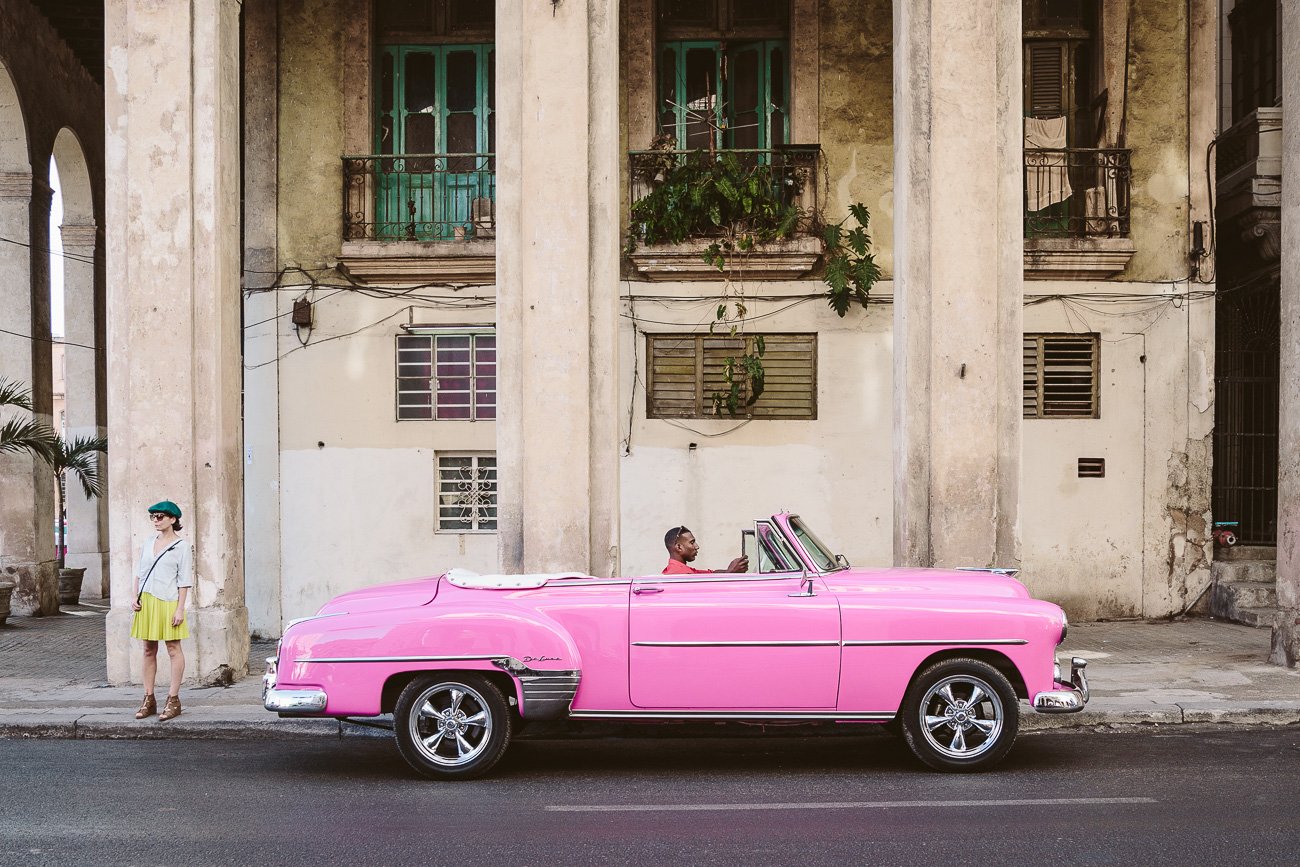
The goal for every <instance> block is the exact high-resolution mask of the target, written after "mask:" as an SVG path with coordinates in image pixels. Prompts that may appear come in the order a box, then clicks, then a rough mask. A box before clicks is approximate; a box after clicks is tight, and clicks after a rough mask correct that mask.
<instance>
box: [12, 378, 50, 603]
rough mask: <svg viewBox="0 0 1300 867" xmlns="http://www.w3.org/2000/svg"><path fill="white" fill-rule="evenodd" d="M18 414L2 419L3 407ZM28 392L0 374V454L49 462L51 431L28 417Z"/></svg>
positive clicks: (29, 411)
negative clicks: (26, 454) (29, 456)
mask: <svg viewBox="0 0 1300 867" xmlns="http://www.w3.org/2000/svg"><path fill="white" fill-rule="evenodd" d="M10 409H15V410H19V411H20V414H17V415H10V416H9V417H8V418H4V417H3V416H4V414H5V412H6V411H7V410H10ZM31 411H32V393H31V391H29V390H28V389H27V387H26V386H25V385H23V384H22V383H19V382H14V381H12V380H9V379H6V378H5V377H3V376H0V455H3V454H12V453H15V452H27V453H28V454H30V455H32V456H34V457H38V458H40V459H41V460H44V461H47V462H48V461H49V460H51V458H52V457H53V455H54V432H53V431H51V430H50V429H49V428H47V427H46V426H45V425H43V424H41V423H40V422H38V421H36V420H35V419H33V418H31V417H30V415H23V414H21V413H23V412H25V413H31ZM13 592H14V582H12V581H4V580H0V626H3V625H4V622H5V621H6V620H7V619H9V611H10V607H9V604H10V599H11V598H12V597H13Z"/></svg>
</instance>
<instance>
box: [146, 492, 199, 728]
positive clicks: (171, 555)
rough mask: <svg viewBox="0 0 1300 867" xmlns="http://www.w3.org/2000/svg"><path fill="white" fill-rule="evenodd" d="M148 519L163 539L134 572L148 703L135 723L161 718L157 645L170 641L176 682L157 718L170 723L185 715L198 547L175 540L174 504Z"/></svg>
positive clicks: (153, 510) (156, 507)
mask: <svg viewBox="0 0 1300 867" xmlns="http://www.w3.org/2000/svg"><path fill="white" fill-rule="evenodd" d="M149 520H150V521H152V522H153V527H154V529H155V530H157V531H158V535H157V536H156V537H155V538H154V539H153V541H152V543H150V542H146V543H145V545H144V547H143V549H142V550H141V551H140V565H139V566H138V567H137V568H136V571H135V587H134V591H133V592H134V593H135V601H134V602H133V603H132V604H131V609H132V610H133V611H135V617H134V619H132V621H131V637H132V638H139V639H142V640H143V641H144V702H143V703H142V704H141V705H140V709H139V710H138V711H136V713H135V718H136V719H144V718H145V717H150V716H153V715H154V714H155V713H158V701H157V699H155V698H154V695H153V684H154V680H155V678H156V677H157V676H158V642H159V641H165V642H167V655H168V656H169V657H170V658H171V670H172V680H171V687H170V689H169V690H168V691H167V703H166V704H165V705H163V710H162V713H160V714H158V719H159V720H161V721H163V722H166V721H167V720H169V719H172V718H174V717H177V716H180V713H181V699H180V689H181V679H182V678H184V677H185V652H184V651H183V650H181V639H182V638H189V637H190V628H189V624H187V623H186V622H185V597H186V596H187V595H189V589H190V587H192V586H193V584H194V546H193V545H192V544H191V543H190V541H189V540H188V539H184V538H182V537H180V536H177V535H176V531H177V530H179V529H181V510H180V507H179V506H177V505H176V504H175V503H173V502H172V501H171V500H163V501H162V502H161V503H154V504H153V505H152V506H150V507H149Z"/></svg>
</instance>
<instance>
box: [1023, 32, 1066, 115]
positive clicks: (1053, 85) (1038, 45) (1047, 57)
mask: <svg viewBox="0 0 1300 867" xmlns="http://www.w3.org/2000/svg"><path fill="white" fill-rule="evenodd" d="M1068 57H1069V46H1068V45H1067V44H1066V43H1064V42H1039V41H1033V42H1028V43H1026V44H1025V114H1026V115H1027V116H1029V117H1061V116H1063V115H1065V114H1066V113H1067V112H1066V109H1067V107H1068V105H1069V93H1068V86H1069V82H1068V78H1069V76H1068V75H1067V70H1068V63H1067V61H1068Z"/></svg>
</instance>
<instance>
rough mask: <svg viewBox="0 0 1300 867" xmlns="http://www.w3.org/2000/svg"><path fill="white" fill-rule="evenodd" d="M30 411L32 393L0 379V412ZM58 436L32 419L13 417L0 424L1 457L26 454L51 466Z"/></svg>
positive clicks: (18, 383) (14, 383) (16, 383)
mask: <svg viewBox="0 0 1300 867" xmlns="http://www.w3.org/2000/svg"><path fill="white" fill-rule="evenodd" d="M9 406H12V407H15V408H16V409H21V410H26V411H27V412H31V411H32V393H31V391H30V390H28V388H27V386H25V385H23V384H22V383H20V382H13V381H11V380H8V379H5V378H4V377H3V376H0V409H3V408H4V407H9ZM57 436H58V435H57V434H55V433H54V431H52V430H50V429H49V428H48V427H46V426H45V425H43V424H41V423H40V422H38V421H36V420H35V419H33V418H23V417H22V416H14V417H12V418H9V419H5V420H4V421H3V422H0V455H2V454H6V453H9V452H28V453H30V454H33V455H35V456H36V457H38V458H41V459H42V460H44V461H46V462H47V463H53V458H54V449H55V445H56V444H55V440H56V439H57Z"/></svg>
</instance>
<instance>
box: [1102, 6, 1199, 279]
mask: <svg viewBox="0 0 1300 867" xmlns="http://www.w3.org/2000/svg"><path fill="white" fill-rule="evenodd" d="M1187 27H1188V21H1187V4H1185V3H1169V2H1166V0H1136V2H1135V6H1134V15H1133V32H1132V50H1131V52H1130V54H1131V56H1130V62H1129V69H1128V88H1129V90H1128V146H1129V147H1130V148H1131V149H1132V151H1133V153H1132V165H1133V182H1132V199H1131V203H1130V205H1131V213H1132V231H1131V233H1130V234H1131V236H1132V238H1133V244H1134V246H1135V247H1136V250H1135V252H1134V254H1133V258H1132V260H1130V262H1129V266H1128V269H1127V270H1126V271H1125V272H1124V273H1123V275H1122V278H1123V279H1124V280H1127V281H1144V280H1181V279H1184V278H1186V276H1187V272H1188V259H1187V250H1188V248H1189V242H1188V229H1187V203H1188V193H1189V188H1188V170H1189V167H1188V152H1187V94H1188V87H1187V35H1188V34H1187ZM1112 98H1122V97H1120V95H1119V94H1112ZM1192 168H1193V170H1197V171H1200V172H1204V171H1205V166H1204V155H1202V156H1201V161H1200V164H1199V166H1193V167H1192Z"/></svg>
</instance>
